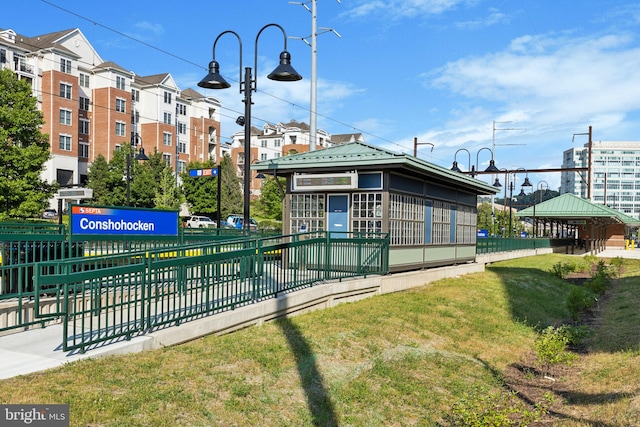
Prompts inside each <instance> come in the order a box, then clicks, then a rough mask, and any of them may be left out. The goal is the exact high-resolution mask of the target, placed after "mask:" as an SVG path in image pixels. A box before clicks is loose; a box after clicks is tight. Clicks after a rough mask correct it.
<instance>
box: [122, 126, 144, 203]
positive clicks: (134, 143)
mask: <svg viewBox="0 0 640 427" xmlns="http://www.w3.org/2000/svg"><path fill="white" fill-rule="evenodd" d="M138 140H140V150H139V151H138V153H136V155H135V157H134V159H135V160H149V157H147V155H146V154H144V148H142V138H140V135H138V134H137V133H134V134H131V144H130V145H131V146H130V147H129V151H128V152H127V206H131V155H132V154H133V151H135V149H136V146H137V145H138Z"/></svg>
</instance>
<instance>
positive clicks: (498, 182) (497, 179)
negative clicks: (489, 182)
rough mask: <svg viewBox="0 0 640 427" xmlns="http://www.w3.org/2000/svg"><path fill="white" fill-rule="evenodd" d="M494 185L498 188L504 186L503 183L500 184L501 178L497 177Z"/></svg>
mask: <svg viewBox="0 0 640 427" xmlns="http://www.w3.org/2000/svg"><path fill="white" fill-rule="evenodd" d="M493 186H494V187H496V188H500V187H502V184H500V178H496V180H495V181H494V182H493Z"/></svg>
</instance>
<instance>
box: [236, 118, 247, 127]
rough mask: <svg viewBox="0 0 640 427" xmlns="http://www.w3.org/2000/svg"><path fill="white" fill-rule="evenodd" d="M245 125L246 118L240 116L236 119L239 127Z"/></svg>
mask: <svg viewBox="0 0 640 427" xmlns="http://www.w3.org/2000/svg"><path fill="white" fill-rule="evenodd" d="M244 123H245V121H244V116H238V118H237V119H236V124H237V125H238V126H244Z"/></svg>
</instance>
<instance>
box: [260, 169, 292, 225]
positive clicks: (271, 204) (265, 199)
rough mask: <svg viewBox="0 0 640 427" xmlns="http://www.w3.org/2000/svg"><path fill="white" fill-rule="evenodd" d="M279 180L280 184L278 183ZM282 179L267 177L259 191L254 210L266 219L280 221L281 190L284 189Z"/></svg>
mask: <svg viewBox="0 0 640 427" xmlns="http://www.w3.org/2000/svg"><path fill="white" fill-rule="evenodd" d="M276 179H278V180H280V184H278V181H276ZM284 186H285V182H284V178H275V177H273V176H267V178H265V180H264V183H263V184H262V188H261V190H260V197H259V198H258V200H257V201H256V203H255V205H256V209H257V210H259V211H260V213H262V214H263V215H264V216H265V217H266V218H269V219H273V220H276V221H282V198H283V197H284V195H283V194H282V188H284Z"/></svg>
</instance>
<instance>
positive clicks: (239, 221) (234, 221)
mask: <svg viewBox="0 0 640 427" xmlns="http://www.w3.org/2000/svg"><path fill="white" fill-rule="evenodd" d="M243 223H244V217H243V216H242V215H229V216H228V217H227V221H226V223H225V228H238V229H242V225H243ZM249 229H250V231H258V223H257V222H256V220H255V219H253V218H249Z"/></svg>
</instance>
